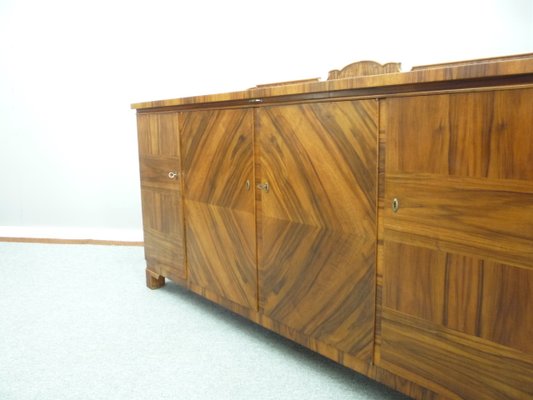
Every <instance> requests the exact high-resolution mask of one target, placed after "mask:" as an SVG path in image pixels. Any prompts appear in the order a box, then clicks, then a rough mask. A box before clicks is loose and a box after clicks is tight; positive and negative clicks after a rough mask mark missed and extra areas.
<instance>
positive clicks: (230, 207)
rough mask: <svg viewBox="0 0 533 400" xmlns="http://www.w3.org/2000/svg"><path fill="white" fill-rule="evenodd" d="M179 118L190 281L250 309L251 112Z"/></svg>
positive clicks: (253, 296) (253, 289) (253, 294)
mask: <svg viewBox="0 0 533 400" xmlns="http://www.w3.org/2000/svg"><path fill="white" fill-rule="evenodd" d="M180 118H181V121H180V122H181V125H180V126H181V129H180V131H181V140H182V144H183V167H184V172H185V208H186V215H187V218H186V227H187V257H188V266H189V271H190V282H191V283H193V284H195V285H197V286H199V287H202V288H206V289H208V290H210V291H212V292H214V293H216V294H218V295H220V296H222V297H224V298H226V299H228V300H231V301H233V302H235V303H237V304H239V305H242V306H245V307H249V308H252V309H254V310H256V309H257V268H256V255H255V252H256V249H255V248H256V244H255V205H254V200H255V197H254V190H253V189H252V188H253V142H252V140H253V122H252V111H250V110H213V111H195V112H186V113H182V114H181V115H180ZM247 181H248V182H250V184H249V187H248V186H247Z"/></svg>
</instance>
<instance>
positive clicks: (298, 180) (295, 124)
mask: <svg viewBox="0 0 533 400" xmlns="http://www.w3.org/2000/svg"><path fill="white" fill-rule="evenodd" d="M377 111H378V109H377V102H376V101H374V100H364V101H351V102H350V101H346V102H332V103H315V104H305V105H289V106H272V107H264V108H261V109H259V110H258V111H257V118H256V143H257V145H256V157H259V164H258V168H259V169H260V171H258V177H259V181H258V183H262V184H264V183H268V185H269V188H268V191H266V190H261V191H260V200H261V202H260V212H258V215H259V216H260V220H259V222H258V223H259V224H260V226H258V230H259V233H260V234H259V237H260V239H259V242H258V245H259V254H258V256H259V257H258V259H259V291H260V293H259V294H260V296H259V298H260V309H261V311H262V312H264V314H266V315H267V316H268V317H270V318H272V319H273V320H275V321H278V322H279V323H281V324H283V325H285V326H287V327H289V328H291V329H292V330H293V331H296V332H297V333H298V334H303V335H305V336H306V337H310V338H312V339H313V340H316V341H318V342H322V343H326V344H328V345H330V346H333V347H335V348H337V349H338V350H340V351H342V352H346V353H349V354H350V355H353V356H356V357H359V358H360V359H362V360H366V361H370V360H371V357H372V346H373V328H374V285H375V259H376V253H375V241H376V174H377V164H376V158H377V157H376V155H377Z"/></svg>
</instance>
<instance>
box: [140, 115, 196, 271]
mask: <svg viewBox="0 0 533 400" xmlns="http://www.w3.org/2000/svg"><path fill="white" fill-rule="evenodd" d="M178 123H179V121H178V113H175V112H169V113H147V114H138V115H137V125H138V138H139V164H140V173H141V195H142V210H143V230H144V248H145V256H146V260H147V263H148V268H150V269H151V270H153V271H154V272H157V273H158V274H161V275H163V276H165V277H168V278H175V279H176V280H178V281H182V280H184V279H186V267H185V231H184V223H183V198H182V190H181V175H180V171H181V165H180V157H179V155H180V146H179V129H178V128H179V127H178Z"/></svg>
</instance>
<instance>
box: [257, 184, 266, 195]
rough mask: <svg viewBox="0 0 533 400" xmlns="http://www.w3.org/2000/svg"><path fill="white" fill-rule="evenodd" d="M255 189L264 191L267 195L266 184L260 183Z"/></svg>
mask: <svg viewBox="0 0 533 400" xmlns="http://www.w3.org/2000/svg"><path fill="white" fill-rule="evenodd" d="M257 188H258V189H259V190H264V191H265V192H267V193H268V189H269V186H268V182H265V183H260V184H259V185H257Z"/></svg>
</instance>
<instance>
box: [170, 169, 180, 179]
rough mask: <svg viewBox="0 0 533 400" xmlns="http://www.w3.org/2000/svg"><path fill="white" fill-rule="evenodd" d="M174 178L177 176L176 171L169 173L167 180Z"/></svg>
mask: <svg viewBox="0 0 533 400" xmlns="http://www.w3.org/2000/svg"><path fill="white" fill-rule="evenodd" d="M176 176H178V173H177V172H176V171H170V172H169V173H168V178H169V179H176Z"/></svg>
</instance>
